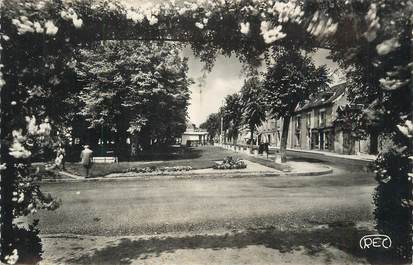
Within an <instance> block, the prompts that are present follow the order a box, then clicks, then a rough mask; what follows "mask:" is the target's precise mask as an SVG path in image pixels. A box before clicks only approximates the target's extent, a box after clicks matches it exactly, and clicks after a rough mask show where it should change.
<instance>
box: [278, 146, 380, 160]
mask: <svg viewBox="0 0 413 265" xmlns="http://www.w3.org/2000/svg"><path fill="white" fill-rule="evenodd" d="M270 148H271V147H270ZM273 149H278V148H275V147H273ZM289 151H290V152H301V153H307V154H317V155H320V156H327V157H335V158H342V159H350V160H360V161H369V162H370V161H373V160H375V159H376V157H377V156H376V155H369V154H357V155H343V154H337V153H333V152H328V151H320V150H303V149H294V148H287V152H289Z"/></svg>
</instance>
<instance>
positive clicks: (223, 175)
mask: <svg viewBox="0 0 413 265" xmlns="http://www.w3.org/2000/svg"><path fill="white" fill-rule="evenodd" d="M324 167H326V169H325V170H321V171H314V172H281V171H279V172H269V171H251V172H223V171H221V172H213V173H189V174H157V175H154V174H140V175H135V176H126V177H97V178H79V179H53V180H52V179H48V180H43V181H40V182H39V183H45V184H53V183H77V182H115V181H149V180H185V179H205V178H211V179H213V178H248V177H281V176H295V177H298V176H321V175H326V174H330V173H333V169H332V168H331V167H329V166H324ZM117 174H121V173H117ZM138 174H139V173H138Z"/></svg>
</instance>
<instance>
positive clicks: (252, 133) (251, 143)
mask: <svg viewBox="0 0 413 265" xmlns="http://www.w3.org/2000/svg"><path fill="white" fill-rule="evenodd" d="M253 146H254V126H250V153H251V154H252V153H253Z"/></svg>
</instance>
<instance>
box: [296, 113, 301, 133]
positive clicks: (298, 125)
mask: <svg viewBox="0 0 413 265" xmlns="http://www.w3.org/2000/svg"><path fill="white" fill-rule="evenodd" d="M300 129H301V116H297V117H296V118H295V130H297V131H298V130H300Z"/></svg>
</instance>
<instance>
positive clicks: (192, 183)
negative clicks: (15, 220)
mask: <svg viewBox="0 0 413 265" xmlns="http://www.w3.org/2000/svg"><path fill="white" fill-rule="evenodd" d="M374 186H375V182H374V179H373V177H372V176H371V175H368V174H365V173H357V172H348V171H345V170H343V169H338V168H336V169H335V173H333V174H330V175H323V176H308V177H291V176H288V177H247V178H238V179H228V178H225V179H217V178H214V179H193V180H191V179H186V180H176V179H175V180H150V181H115V182H86V183H65V184H44V185H43V187H42V188H43V190H45V191H48V192H50V193H52V194H53V195H54V196H56V197H58V198H61V199H62V203H63V204H62V206H61V207H60V208H59V209H58V210H56V211H54V212H47V211H42V212H39V213H38V215H37V217H38V218H40V228H41V231H42V236H41V237H42V242H43V250H44V254H43V258H44V262H45V263H44V264H84V265H86V264H87V265H90V264H99V265H102V264H105V265H114V264H129V265H138V264H169V265H170V264H177V265H178V264H197V265H204V264H205V265H207V264H208V265H209V264H217V265H218V264H222V265H224V264H225V265H227V264H303V265H304V264H306V265H307V264H366V263H377V262H379V261H382V260H383V259H382V256H381V255H378V254H377V253H375V252H371V253H370V252H363V251H362V250H360V248H359V247H358V241H359V239H360V238H361V237H362V236H363V235H365V234H367V233H370V232H372V229H373V228H372V224H373V222H372V221H373V215H372V211H373V205H372V203H371V202H372V193H373V191H374ZM73 234H75V235H73Z"/></svg>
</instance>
